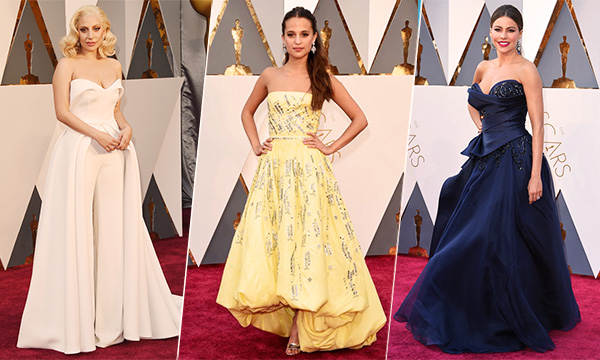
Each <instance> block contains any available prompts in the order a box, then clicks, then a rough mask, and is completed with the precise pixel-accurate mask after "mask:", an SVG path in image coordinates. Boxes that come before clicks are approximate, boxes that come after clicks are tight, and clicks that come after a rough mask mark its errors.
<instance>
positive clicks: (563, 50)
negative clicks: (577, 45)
mask: <svg viewBox="0 0 600 360" xmlns="http://www.w3.org/2000/svg"><path fill="white" fill-rule="evenodd" d="M558 48H559V50H560V62H561V63H562V77H559V78H558V79H554V81H553V82H552V87H553V88H564V89H575V88H577V86H575V81H573V80H572V79H569V78H567V58H568V56H569V50H570V49H571V45H569V43H568V42H567V36H566V35H564V36H563V42H561V43H560V44H559V45H558Z"/></svg>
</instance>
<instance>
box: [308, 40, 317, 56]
mask: <svg viewBox="0 0 600 360" xmlns="http://www.w3.org/2000/svg"><path fill="white" fill-rule="evenodd" d="M310 52H311V53H313V54H314V53H316V52H317V47H316V46H315V43H313V44H312V46H311V48H310Z"/></svg>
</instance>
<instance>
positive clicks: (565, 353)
mask: <svg viewBox="0 0 600 360" xmlns="http://www.w3.org/2000/svg"><path fill="white" fill-rule="evenodd" d="M426 263H427V260H426V259H422V258H412V257H408V256H402V255H399V256H398V260H397V272H396V280H395V287H394V303H393V306H392V311H393V312H395V311H396V310H398V308H399V307H400V304H401V303H402V301H403V300H404V298H405V297H406V295H407V294H408V292H409V291H410V289H411V287H412V286H413V284H414V283H415V281H416V280H417V278H418V277H419V274H421V271H422V270H423V268H424V267H425V264H426ZM571 281H572V283H573V291H574V292H575V298H576V299H577V303H578V304H579V309H580V311H581V319H582V320H581V323H579V324H578V325H577V326H576V327H575V328H574V329H573V330H571V331H569V332H563V331H552V332H551V333H550V336H551V337H552V341H554V344H555V345H556V349H554V350H553V351H546V352H545V353H538V352H535V351H533V350H529V349H526V350H523V351H515V352H510V353H496V354H462V355H450V354H446V353H444V352H442V351H441V350H440V349H439V348H438V347H437V346H423V345H422V344H421V343H420V342H418V341H416V340H414V339H413V337H412V333H411V332H410V331H408V330H407V329H406V328H405V324H404V323H399V322H397V321H395V320H391V324H390V326H391V328H390V342H389V348H388V359H390V360H391V359H434V360H438V359H452V360H458V359H478V360H479V359H495V360H498V359H502V360H506V359H561V360H563V359H600V312H599V311H598V302H599V301H600V280H595V279H593V278H591V277H586V276H579V275H573V276H571Z"/></svg>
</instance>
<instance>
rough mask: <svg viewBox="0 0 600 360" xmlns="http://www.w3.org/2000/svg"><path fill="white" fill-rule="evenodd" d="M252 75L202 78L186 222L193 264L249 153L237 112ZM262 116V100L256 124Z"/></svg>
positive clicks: (214, 227) (247, 93) (216, 221)
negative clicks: (193, 171)
mask: <svg viewBox="0 0 600 360" xmlns="http://www.w3.org/2000/svg"><path fill="white" fill-rule="evenodd" d="M256 79H258V77H257V76H219V75H208V76H206V77H205V78H204V88H205V89H206V91H204V95H203V100H202V114H201V116H200V131H199V134H198V158H197V159H196V174H195V177H194V178H195V182H194V198H193V202H192V215H191V220H190V235H189V247H190V250H191V251H192V253H193V254H194V257H195V259H196V260H197V262H198V263H200V261H201V260H202V258H203V257H204V253H205V252H206V248H207V247H208V244H209V242H210V239H211V238H212V235H213V233H214V231H215V229H216V227H217V225H218V223H219V220H220V219H221V214H223V210H224V209H225V206H226V205H227V201H228V200H229V197H230V196H231V192H232V191H233V188H234V186H235V184H236V181H237V179H238V177H239V175H240V172H241V170H242V167H243V165H244V162H245V160H246V158H247V157H248V153H249V152H250V151H251V148H250V144H249V142H248V138H247V137H246V134H245V133H244V129H243V127H242V124H241V120H240V114H241V113H242V108H243V106H244V104H245V103H246V99H247V97H248V95H249V94H250V92H251V91H252V88H253V87H254V83H255V82H256ZM265 118H266V107H265V103H263V104H261V106H260V107H259V108H258V109H257V111H256V114H255V121H256V122H257V128H260V126H261V125H262V121H264V120H265Z"/></svg>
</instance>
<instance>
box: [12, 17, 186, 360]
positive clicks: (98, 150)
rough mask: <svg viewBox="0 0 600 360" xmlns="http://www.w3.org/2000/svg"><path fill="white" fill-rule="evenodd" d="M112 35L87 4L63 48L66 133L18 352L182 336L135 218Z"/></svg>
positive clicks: (59, 80)
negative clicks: (113, 57) (24, 349)
mask: <svg viewBox="0 0 600 360" xmlns="http://www.w3.org/2000/svg"><path fill="white" fill-rule="evenodd" d="M115 42H116V37H115V36H114V34H112V32H111V31H110V22H109V20H108V19H107V17H106V14H105V13H104V12H103V11H102V9H100V8H98V7H96V6H84V7H82V8H80V9H79V10H77V11H76V12H75V14H74V15H73V18H72V19H71V22H70V30H69V34H68V35H67V36H65V37H64V38H63V40H62V41H61V48H62V50H63V53H64V55H65V58H63V59H62V60H60V62H59V63H58V66H57V67H56V71H55V73H54V77H53V80H52V87H53V91H54V106H55V109H56V117H57V118H58V120H59V121H61V122H62V123H64V124H65V125H67V129H66V130H65V131H64V133H63V134H62V136H61V137H60V138H59V139H58V141H57V143H56V146H55V148H54V152H53V154H52V158H51V160H50V165H49V169H48V175H47V181H46V190H45V194H44V199H43V204H42V210H41V217H40V223H39V229H38V237H37V245H36V249H35V261H34V265H33V274H32V278H31V285H30V288H29V293H28V297H27V303H26V305H25V310H24V312H23V318H22V321H21V328H20V333H19V340H18V344H17V346H18V347H21V348H46V349H54V350H57V351H62V352H64V353H67V354H72V353H78V352H87V351H93V350H95V349H96V347H97V346H99V347H107V346H110V345H114V344H117V343H120V342H122V341H123V340H124V339H127V340H134V341H135V340H140V339H145V338H151V339H161V338H169V337H174V336H177V335H178V334H179V323H180V317H181V315H180V309H179V308H178V306H177V304H176V299H175V298H174V297H173V296H172V295H171V293H170V290H169V287H168V285H167V282H166V280H165V277H164V275H163V273H162V270H161V267H160V263H159V262H158V258H157V257H156V254H155V252H154V248H153V247H152V242H151V241H150V237H149V235H148V232H147V230H146V227H145V224H144V222H143V219H142V212H141V203H142V199H141V191H140V179H139V168H138V163H137V157H136V153H135V149H134V147H133V144H131V143H130V139H131V135H132V129H131V127H130V126H129V124H128V123H127V121H125V118H124V117H123V115H122V114H121V111H120V108H119V105H120V99H121V96H122V95H123V87H122V86H121V76H122V75H121V65H120V63H119V62H118V61H117V60H114V59H110V58H107V56H109V55H113V54H114V45H115Z"/></svg>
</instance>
